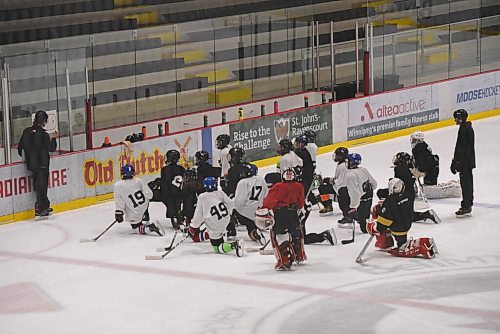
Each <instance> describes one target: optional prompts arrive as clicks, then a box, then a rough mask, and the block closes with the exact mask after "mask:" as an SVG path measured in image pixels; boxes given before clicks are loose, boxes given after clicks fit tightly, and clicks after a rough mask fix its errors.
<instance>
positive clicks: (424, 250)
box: [387, 238, 438, 259]
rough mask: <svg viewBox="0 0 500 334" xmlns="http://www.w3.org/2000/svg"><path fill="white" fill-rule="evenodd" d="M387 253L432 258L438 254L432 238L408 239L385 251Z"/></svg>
mask: <svg viewBox="0 0 500 334" xmlns="http://www.w3.org/2000/svg"><path fill="white" fill-rule="evenodd" d="M387 252H388V253H389V254H391V255H394V256H398V257H411V258H413V257H419V256H421V257H423V258H425V259H432V258H434V257H435V256H436V254H438V252H437V249H436V244H435V242H434V239H432V238H418V239H410V240H408V241H407V242H406V243H405V244H404V245H402V246H401V247H399V248H393V249H390V250H388V251H387Z"/></svg>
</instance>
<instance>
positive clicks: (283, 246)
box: [270, 231, 291, 270]
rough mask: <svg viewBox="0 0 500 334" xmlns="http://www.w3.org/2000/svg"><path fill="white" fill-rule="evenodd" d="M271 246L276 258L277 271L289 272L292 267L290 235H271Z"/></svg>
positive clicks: (272, 233) (275, 267) (275, 266)
mask: <svg viewBox="0 0 500 334" xmlns="http://www.w3.org/2000/svg"><path fill="white" fill-rule="evenodd" d="M270 238H271V245H272V246H273V250H274V256H275V257H276V264H275V265H274V269H276V270H288V269H290V267H291V262H290V241H289V238H290V237H289V236H288V234H275V233H274V231H271V233H270Z"/></svg>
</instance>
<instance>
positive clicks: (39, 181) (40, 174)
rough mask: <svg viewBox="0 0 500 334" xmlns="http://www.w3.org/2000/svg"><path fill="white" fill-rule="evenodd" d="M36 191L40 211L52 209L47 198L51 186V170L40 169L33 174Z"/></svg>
mask: <svg viewBox="0 0 500 334" xmlns="http://www.w3.org/2000/svg"><path fill="white" fill-rule="evenodd" d="M33 178H34V181H35V191H36V203H37V206H38V210H39V211H43V210H47V209H48V208H49V207H50V201H49V198H48V197H47V189H48V186H49V169H48V168H39V169H38V170H37V171H36V172H34V173H33Z"/></svg>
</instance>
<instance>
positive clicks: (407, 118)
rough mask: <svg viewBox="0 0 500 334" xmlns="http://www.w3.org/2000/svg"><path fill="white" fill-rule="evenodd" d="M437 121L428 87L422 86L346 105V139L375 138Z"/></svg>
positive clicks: (436, 112) (436, 109) (436, 110)
mask: <svg viewBox="0 0 500 334" xmlns="http://www.w3.org/2000/svg"><path fill="white" fill-rule="evenodd" d="M436 121H439V108H434V107H433V104H432V94H431V87H430V86H425V87H420V88H416V89H411V90H402V91H399V92H394V93H391V94H390V97H389V96H387V94H381V95H375V96H372V97H368V98H364V99H359V100H352V101H350V102H349V123H348V128H347V139H348V140H352V139H357V138H363V137H368V136H374V135H378V134H382V133H386V132H391V131H395V130H400V129H405V128H409V127H412V126H418V125H422V124H427V123H432V122H436Z"/></svg>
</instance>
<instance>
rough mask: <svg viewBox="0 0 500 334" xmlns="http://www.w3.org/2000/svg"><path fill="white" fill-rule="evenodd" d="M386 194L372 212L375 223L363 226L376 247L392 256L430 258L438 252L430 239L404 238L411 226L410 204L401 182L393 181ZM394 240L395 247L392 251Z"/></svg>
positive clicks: (411, 205) (411, 213)
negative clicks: (374, 240) (373, 239)
mask: <svg viewBox="0 0 500 334" xmlns="http://www.w3.org/2000/svg"><path fill="white" fill-rule="evenodd" d="M388 190H389V195H388V196H387V198H386V199H385V200H384V202H383V203H382V204H378V205H377V206H376V207H374V210H373V211H372V215H373V216H372V217H373V219H374V220H372V221H370V222H368V224H367V226H366V228H367V230H368V233H370V234H371V235H374V236H375V238H376V240H377V241H376V242H375V247H377V248H379V249H382V250H386V251H387V252H388V253H389V254H391V255H394V256H400V257H418V256H423V257H424V258H427V259H430V258H433V257H434V256H435V254H437V253H438V252H437V249H436V245H435V243H434V240H433V239H432V238H418V239H410V240H408V238H407V234H408V231H409V229H410V227H411V223H412V216H413V204H412V203H411V200H410V198H409V196H408V193H407V192H405V191H404V190H405V185H404V182H403V181H402V180H400V179H398V178H393V179H391V180H390V181H389V185H388ZM375 219H376V220H375ZM393 237H394V239H396V243H397V246H396V247H394V248H393V246H394V240H393Z"/></svg>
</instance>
